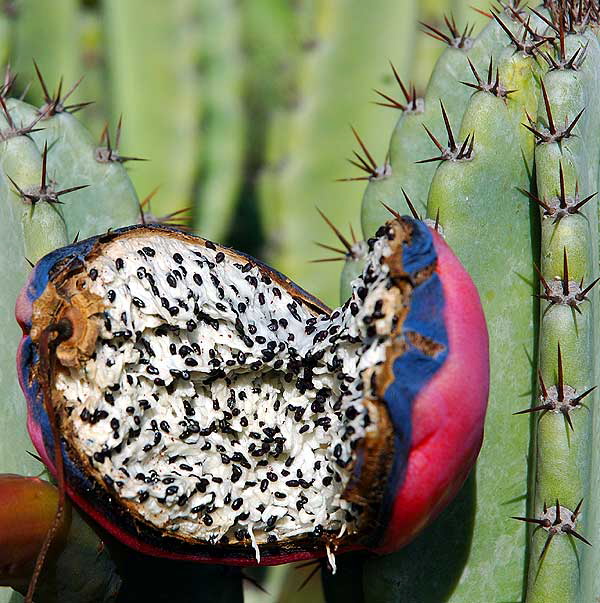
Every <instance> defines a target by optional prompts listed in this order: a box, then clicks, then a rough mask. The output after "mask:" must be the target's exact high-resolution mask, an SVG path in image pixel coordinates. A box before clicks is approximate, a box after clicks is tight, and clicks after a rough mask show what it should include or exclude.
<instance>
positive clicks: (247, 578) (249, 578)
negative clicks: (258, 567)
mask: <svg viewBox="0 0 600 603" xmlns="http://www.w3.org/2000/svg"><path fill="white" fill-rule="evenodd" d="M242 579H243V580H245V581H246V582H249V583H250V584H252V586H254V587H255V588H257V589H258V590H260V591H261V592H263V593H265V595H269V591H268V590H267V589H266V588H265V587H264V586H263V585H262V584H261V583H260V582H259V581H258V580H256V579H255V578H253V577H252V576H248V575H247V574H245V573H244V572H243V571H242Z"/></svg>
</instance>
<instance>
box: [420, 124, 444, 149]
mask: <svg viewBox="0 0 600 603" xmlns="http://www.w3.org/2000/svg"><path fill="white" fill-rule="evenodd" d="M422 126H423V127H424V128H425V132H427V134H428V136H429V138H431V140H432V141H433V144H434V145H435V146H436V147H437V148H438V150H439V151H440V152H442V153H443V152H444V150H445V149H444V147H443V145H442V144H441V143H440V141H439V140H438V139H437V138H436V137H435V136H434V135H433V134H432V132H431V130H430V129H429V128H428V127H427V126H426V125H425V124H422Z"/></svg>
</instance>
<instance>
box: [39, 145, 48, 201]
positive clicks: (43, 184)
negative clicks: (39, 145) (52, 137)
mask: <svg viewBox="0 0 600 603" xmlns="http://www.w3.org/2000/svg"><path fill="white" fill-rule="evenodd" d="M47 159H48V141H47V140H46V141H45V142H44V152H43V153H42V181H41V185H40V191H41V192H43V193H45V192H46V162H47Z"/></svg>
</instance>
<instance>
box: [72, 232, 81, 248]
mask: <svg viewBox="0 0 600 603" xmlns="http://www.w3.org/2000/svg"><path fill="white" fill-rule="evenodd" d="M79 234H80V232H79V230H78V231H77V234H76V235H75V238H74V239H73V241H72V242H71V245H74V244H75V243H77V241H79Z"/></svg>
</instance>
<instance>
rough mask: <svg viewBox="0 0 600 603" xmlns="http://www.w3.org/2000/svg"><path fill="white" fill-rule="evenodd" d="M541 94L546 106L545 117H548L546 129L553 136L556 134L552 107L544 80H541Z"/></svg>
mask: <svg viewBox="0 0 600 603" xmlns="http://www.w3.org/2000/svg"><path fill="white" fill-rule="evenodd" d="M542 96H543V97H544V106H545V107H546V117H547V118H548V129H549V130H550V133H551V134H552V135H553V136H554V135H555V134H556V127H555V126H554V119H553V117H552V108H551V107H550V100H549V99H548V92H547V91H546V86H545V85H544V80H542Z"/></svg>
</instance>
